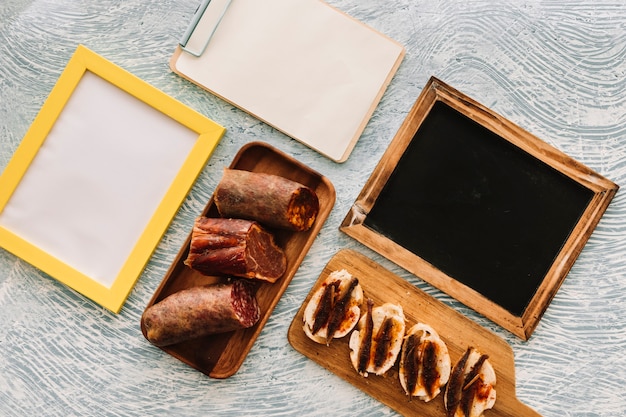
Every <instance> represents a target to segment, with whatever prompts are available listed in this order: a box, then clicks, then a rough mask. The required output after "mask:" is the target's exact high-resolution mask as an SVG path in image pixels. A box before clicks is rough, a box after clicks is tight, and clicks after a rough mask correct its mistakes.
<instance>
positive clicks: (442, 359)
mask: <svg viewBox="0 0 626 417" xmlns="http://www.w3.org/2000/svg"><path fill="white" fill-rule="evenodd" d="M450 367H451V364H450V355H449V353H448V347H447V346H446V344H445V343H444V341H443V340H442V339H441V338H440V337H439V335H438V334H437V332H436V331H435V330H434V329H433V328H432V327H430V326H429V325H427V324H424V323H417V324H415V325H414V326H413V327H411V328H410V329H409V330H408V331H407V333H406V336H405V337H404V342H403V343H402V353H401V355H400V365H399V368H400V369H399V371H400V372H399V378H400V384H401V385H402V388H404V391H405V392H406V393H407V395H409V396H413V397H417V398H419V399H420V400H423V401H425V402H428V401H430V400H432V399H433V398H435V397H436V396H437V395H438V394H439V393H440V392H441V388H442V387H443V386H444V385H445V384H446V383H447V382H448V379H449V378H450Z"/></svg>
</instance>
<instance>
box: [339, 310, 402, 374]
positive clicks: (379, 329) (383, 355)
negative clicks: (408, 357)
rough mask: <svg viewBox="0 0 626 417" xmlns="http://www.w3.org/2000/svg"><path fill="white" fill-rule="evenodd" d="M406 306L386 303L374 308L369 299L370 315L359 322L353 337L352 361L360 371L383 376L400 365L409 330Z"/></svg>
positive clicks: (365, 315)
mask: <svg viewBox="0 0 626 417" xmlns="http://www.w3.org/2000/svg"><path fill="white" fill-rule="evenodd" d="M405 326H406V325H405V318H404V312H403V310H402V306H400V305H397V304H392V303H385V304H383V305H381V306H378V307H374V302H373V301H372V300H369V299H368V300H367V312H366V313H364V314H363V315H362V316H361V319H360V320H359V327H358V330H355V331H353V332H352V334H351V335H350V343H349V345H350V349H351V351H350V360H351V362H352V366H353V367H354V369H356V371H357V372H358V373H359V374H361V375H363V376H365V377H366V376H368V374H369V373H373V374H375V375H382V374H384V373H385V372H387V371H388V370H389V369H390V368H391V367H392V366H393V365H394V363H395V362H396V359H397V358H398V354H399V353H400V350H401V348H402V338H403V337H404V331H405Z"/></svg>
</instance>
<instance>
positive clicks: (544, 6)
mask: <svg viewBox="0 0 626 417" xmlns="http://www.w3.org/2000/svg"><path fill="white" fill-rule="evenodd" d="M197 3H198V2H197V1H196V0H165V1H163V0H141V1H140V0H98V1H96V0H75V1H67V0H8V1H7V0H4V1H2V2H1V3H0V170H1V169H4V167H5V166H6V165H7V163H8V161H9V159H10V157H11V156H12V155H13V152H14V151H15V149H16V147H17V146H18V144H19V142H20V140H21V139H22V137H23V135H24V134H25V132H26V130H27V128H28V126H29V125H30V123H31V122H32V121H33V119H34V117H35V115H36V114H37V112H38V110H39V108H40V107H41V105H42V104H43V101H44V100H45V98H46V97H47V95H48V93H49V92H50V90H51V88H52V86H53V85H54V83H55V81H56V79H57V78H58V76H59V74H60V72H61V70H62V69H63V68H64V66H65V64H66V62H67V60H68V59H69V57H70V55H71V53H72V52H73V51H74V49H75V48H76V46H77V44H78V43H83V44H85V45H86V46H88V47H89V48H91V49H93V50H94V51H95V52H97V53H99V54H101V55H103V56H104V57H106V58H107V59H109V60H111V61H113V62H114V63H116V64H118V65H120V66H122V67H123V68H125V69H127V70H129V71H130V72H132V73H134V74H135V75H137V76H139V77H141V78H142V79H144V80H146V81H148V82H149V83H151V84H153V85H155V86H156V87H158V88H159V89H161V90H163V91H165V92H166V93H168V94H170V95H172V96H173V97H175V98H177V99H179V100H180V101H182V102H184V103H186V104H188V105H190V106H191V107H193V108H195V109H196V110H198V111H200V112H201V113H203V114H205V115H207V116H209V117H211V118H213V119H214V120H216V121H218V122H219V123H221V124H222V125H224V126H225V127H227V128H228V132H227V133H226V135H225V137H224V138H223V140H222V142H221V143H220V145H219V146H218V148H217V150H216V152H215V153H214V155H213V157H212V158H211V160H210V161H209V163H208V164H207V166H206V168H205V169H204V171H203V172H202V174H201V176H200V178H199V179H198V181H197V183H196V184H195V186H194V187H193V189H192V191H191V193H190V195H189V197H188V198H187V199H186V201H185V202H184V204H183V205H182V207H181V209H180V210H179V212H178V214H177V216H176V217H175V219H174V221H173V222H172V224H171V227H170V228H169V229H168V231H167V233H166V235H165V236H164V238H163V240H162V241H161V243H160V245H159V246H158V248H157V250H156V252H155V254H154V256H153V257H152V258H151V260H150V262H149V264H148V266H147V268H146V270H145V272H144V273H143V274H142V276H141V278H140V279H139V281H138V284H137V285H136V287H135V288H134V290H133V291H132V293H131V294H130V297H129V299H128V301H127V303H126V304H125V306H124V308H123V309H122V311H121V313H120V314H119V315H114V314H111V313H109V312H108V311H106V310H104V309H103V308H101V307H99V306H97V305H95V304H94V303H92V302H90V301H88V300H87V299H85V298H84V297H82V296H80V295H77V294H76V293H74V292H73V291H71V290H69V289H68V288H66V287H64V286H63V285H61V284H59V283H58V282H57V281H56V280H54V279H51V278H50V277H48V276H46V275H45V274H42V273H41V272H39V271H38V270H36V269H35V268H33V267H31V266H30V265H28V264H26V263H25V262H23V261H21V260H20V259H18V258H16V257H15V256H13V255H11V254H10V253H8V252H6V251H4V250H0V415H2V416H83V415H90V416H145V415H185V416H192V415H199V416H200V415H201V416H206V415H229V416H243V415H346V416H348V415H357V414H360V415H372V416H374V415H375V416H378V415H393V414H394V413H393V411H392V410H390V409H389V408H387V407H386V406H384V405H382V404H380V403H379V402H377V401H375V400H373V399H372V398H370V397H368V396H367V395H365V394H363V393H362V392H360V391H358V390H357V389H355V388H353V387H352V386H350V385H349V384H347V383H345V382H344V381H343V380H341V379H339V378H338V377H336V376H334V375H333V374H330V373H328V372H327V371H325V370H323V369H322V368H321V367H320V366H318V365H317V364H315V363H313V362H311V361H309V360H308V359H306V358H305V357H304V356H302V355H300V354H299V353H297V352H296V351H295V350H293V349H292V348H291V346H290V345H289V344H288V342H287V338H286V335H287V329H288V326H289V324H290V322H291V320H292V318H293V317H294V315H295V313H296V311H297V309H298V308H299V306H300V304H301V303H302V301H303V300H304V298H305V296H306V294H307V293H308V291H309V289H310V287H311V285H312V284H313V282H314V281H315V280H316V278H317V277H318V275H319V274H320V272H321V270H322V268H323V266H324V265H325V264H326V262H327V261H328V260H329V259H330V258H331V257H332V255H334V254H335V253H336V252H337V251H338V250H339V249H341V248H346V247H348V248H353V249H356V250H358V251H361V252H363V253H365V254H366V255H368V256H370V257H371V258H372V259H374V260H376V261H377V262H379V263H380V264H382V265H383V266H385V267H387V268H389V269H391V270H392V271H394V272H396V273H397V274H399V275H401V276H403V277H405V278H406V279H408V280H409V281H411V282H412V283H414V284H415V285H417V286H419V287H420V288H422V289H424V290H426V291H427V292H428V293H430V294H432V295H434V296H436V297H437V298H439V299H441V300H443V301H444V302H446V303H448V304H450V305H452V306H453V307H454V308H456V309H458V310H459V311H461V312H462V313H464V314H466V315H467V316H469V317H471V318H472V319H474V320H476V321H477V322H478V323H480V324H481V325H483V326H485V327H487V328H489V329H491V330H493V331H494V332H496V333H497V334H499V335H500V336H501V337H502V338H503V339H505V340H506V341H507V342H509V343H510V345H511V346H512V348H513V351H514V353H515V359H516V372H517V395H518V398H519V399H520V400H521V401H522V402H524V403H526V404H528V405H529V406H531V407H533V408H535V409H536V410H537V411H538V412H540V413H541V414H542V415H544V416H554V417H562V416H607V417H608V416H611V417H612V416H622V415H626V389H624V387H625V386H626V220H625V219H626V201H625V199H624V195H623V194H622V193H621V192H618V194H617V196H616V198H615V199H614V200H613V203H612V204H611V205H610V207H609V209H608V211H607V213H606V214H605V216H604V217H603V218H602V221H601V222H600V224H599V225H598V228H597V229H596V231H595V232H594V233H593V235H592V236H591V239H590V241H589V242H588V244H587V245H586V247H585V248H584V250H583V252H582V253H581V255H580V257H579V259H578V261H577V262H576V264H575V265H574V268H573V269H572V271H571V272H570V274H569V276H568V277H567V279H566V280H565V283H564V284H563V286H562V287H561V289H560V291H559V292H558V294H557V296H556V298H555V299H554V301H553V302H552V304H551V305H550V307H549V309H548V311H547V313H546V314H545V316H544V318H543V320H542V321H541V323H540V324H539V326H538V328H537V330H536V332H535V333H534V335H533V336H532V338H531V339H530V340H529V341H528V342H523V341H521V340H519V339H517V338H515V337H514V336H512V335H511V334H509V333H507V332H506V331H504V330H502V329H500V328H499V327H497V326H495V325H493V324H492V323H490V322H489V321H487V320H485V319H484V318H481V317H479V316H477V315H476V314H474V313H473V312H472V311H470V310H469V309H467V308H464V307H463V306H461V305H459V304H458V303H456V302H454V300H451V299H450V298H449V297H446V296H445V295H443V294H441V293H440V292H438V291H436V290H434V289H433V288H432V287H430V286H428V285H426V284H424V283H423V282H422V281H420V280H419V279H417V278H415V277H413V276H411V275H410V274H407V273H406V272H404V271H402V270H401V269H400V268H398V267H396V266H394V265H393V264H391V263H390V262H388V261H386V260H385V259H383V258H381V257H380V256H378V255H376V254H374V253H372V252H371V251H368V250H367V249H365V248H364V247H362V246H361V245H360V244H358V243H357V242H355V241H354V240H352V239H351V238H349V237H347V236H346V235H344V234H342V233H340V232H339V231H338V226H339V224H340V222H341V220H343V217H344V216H345V214H346V213H347V210H348V209H349V207H350V206H351V205H352V203H353V201H354V200H355V198H356V196H357V195H358V193H359V191H360V189H361V187H362V186H363V184H364V182H365V180H366V179H367V178H368V176H369V174H370V173H371V171H372V170H373V168H374V166H375V164H376V163H377V162H378V160H379V158H380V156H381V155H382V153H383V152H384V150H385V149H386V147H387V145H388V144H389V142H390V141H391V139H392V137H393V135H394V134H395V132H396V130H397V128H398V127H399V125H400V123H401V122H402V120H403V119H404V117H405V116H406V114H407V112H408V111H409V109H410V107H411V105H412V104H413V102H414V101H415V99H416V98H417V96H418V94H419V92H420V91H421V89H422V87H423V86H424V84H425V83H426V81H427V79H428V78H429V77H430V76H431V75H435V76H437V77H438V78H440V79H442V80H444V81H445V82H447V83H449V84H451V85H452V86H454V87H455V88H457V89H459V90H461V91H462V92H464V93H466V94H468V95H469V96H471V97H473V98H475V99H476V100H478V101H479V102H481V103H483V104H485V105H487V106H488V107H491V108H492V109H493V110H495V111H496V112H498V113H500V114H502V115H503V116H505V117H507V118H508V119H510V120H511V121H513V122H515V123H517V124H519V125H520V126H521V127H523V128H525V129H526V130H529V131H530V132H531V133H533V134H535V135H537V136H539V137H540V138H542V139H544V140H545V141H546V142H548V143H550V144H552V145H554V146H556V147H557V148H559V149H560V150H562V151H564V152H566V153H568V154H569V155H570V156H572V157H574V158H576V159H578V160H579V161H581V162H583V163H584V164H586V165H588V166H589V167H591V168H592V169H594V170H596V171H597V172H599V173H600V174H602V175H604V176H606V177H608V178H609V179H611V180H613V181H615V182H616V183H617V184H619V185H624V184H626V5H624V3H622V2H618V1H605V0H587V1H584V2H583V1H578V2H565V1H558V0H555V1H538V0H526V1H514V2H505V1H499V2H496V1H483V0H475V1H470V2H468V1H466V0H461V1H459V0H448V1H426V0H389V1H377V0H332V1H330V3H331V4H332V5H334V6H336V7H337V8H339V9H341V10H343V11H345V12H346V13H348V14H350V15H352V16H354V17H357V18H359V19H360V20H362V21H364V22H366V23H367V24H369V25H371V26H372V27H374V28H376V29H378V30H380V31H382V32H384V33H385V34H387V35H389V36H391V37H392V38H394V39H396V40H397V41H399V42H401V43H402V44H403V45H405V46H406V49H407V55H406V58H405V59H404V61H403V63H402V65H401V67H400V69H399V71H398V73H397V75H396V77H395V78H394V79H393V82H392V83H391V85H390V87H389V89H388V91H387V93H386V94H385V96H384V97H383V100H382V102H381V103H380V105H379V106H378V108H377V110H376V112H375V113H374V116H373V118H372V120H371V122H370V123H369V125H368V126H367V128H366V130H365V132H364V134H363V136H362V137H361V139H360V141H359V143H358V145H357V146H356V148H355V150H354V152H353V154H352V156H351V157H350V159H349V160H348V161H347V162H346V163H344V164H336V163H334V162H331V161H330V160H328V159H325V158H323V157H321V156H319V155H318V154H316V153H315V152H313V151H311V150H310V149H308V148H306V147H304V146H303V145H301V144H299V143H298V142H296V141H294V140H291V139H289V138H288V137H285V136H284V135H282V134H280V133H278V132H276V131H275V130H273V129H272V128H270V127H268V126H267V125H265V124H263V123H261V122H259V121H258V120H256V119H254V118H252V117H251V116H249V115H247V114H245V113H243V112H241V111H239V110H237V109H235V108H233V107H232V106H230V105H228V104H226V103H225V102H223V101H221V100H220V99H218V98H216V97H213V96H211V95H209V94H207V93H206V92H203V91H201V90H200V89H198V88H196V87H194V86H192V85H191V84H189V83H188V82H186V81H184V80H182V79H180V78H179V77H177V76H175V75H174V74H172V73H171V72H170V71H169V69H168V64H167V62H168V59H169V57H170V55H171V53H172V52H173V50H174V47H175V46H176V43H177V41H178V39H179V36H180V35H181V33H182V32H183V30H184V28H185V27H186V25H187V23H188V22H189V20H190V17H191V15H192V13H193V11H194V10H195V8H196V6H197ZM254 140H261V141H265V142H268V143H270V144H272V145H274V146H276V147H277V148H279V149H281V150H283V151H285V152H286V153H288V154H290V155H292V156H294V157H295V158H297V159H298V160H300V161H301V162H303V163H305V164H307V165H309V166H310V167H312V168H313V169H315V170H317V171H319V172H321V173H322V174H323V175H325V176H327V177H328V178H329V179H330V180H331V181H332V182H333V184H334V185H335V187H336V189H337V197H338V198H337V202H336V205H335V208H334V209H333V211H332V212H331V214H330V217H329V218H328V220H327V222H326V224H325V226H324V228H323V229H322V231H321V233H320V235H319V236H318V238H317V240H316V241H315V243H314V244H313V247H312V248H311V250H310V252H309V254H308V255H307V257H306V258H305V260H304V263H303V264H302V266H301V268H300V269H299V271H298V273H297V274H296V276H295V278H294V280H293V281H292V283H291V285H290V286H289V287H288V289H287V291H286V293H285V294H284V296H283V298H282V300H281V301H280V302H279V304H278V306H277V308H276V310H275V311H274V314H273V315H272V317H271V318H270V320H269V322H268V324H267V326H266V327H265V329H264V330H263V332H262V333H261V336H260V337H259V339H258V340H257V342H256V344H255V346H254V347H253V348H252V351H251V352H250V354H249V356H248V358H247V359H246V361H245V362H244V364H243V366H242V368H241V369H240V371H239V372H238V373H237V374H236V375H234V376H233V377H231V378H229V379H227V380H212V379H209V378H207V377H206V376H205V375H203V374H201V373H199V372H197V371H195V370H193V369H191V368H189V367H187V366H186V365H184V364H182V363H181V362H179V361H177V360H175V359H173V358H172V357H170V356H168V355H166V354H164V353H163V352H162V351H160V350H159V349H156V348H155V347H153V346H151V345H150V344H149V343H148V342H147V341H146V340H145V339H144V338H143V336H142V334H141V331H140V329H139V318H140V315H141V312H142V311H143V308H144V306H145V305H146V303H147V302H148V300H149V299H150V297H151V296H152V293H153V292H154V290H155V289H156V287H157V286H158V284H159V283H160V281H161V279H162V277H163V275H164V273H165V271H166V270H167V268H168V266H169V264H170V263H171V261H172V260H173V258H174V256H175V254H176V253H177V251H178V250H179V248H180V246H181V244H182V243H183V241H184V239H185V237H186V235H187V233H188V230H189V228H190V225H191V224H192V221H193V219H194V217H195V216H196V215H197V214H198V213H199V212H200V211H201V209H202V208H203V207H204V205H205V204H206V202H207V200H208V198H209V196H210V195H211V193H212V191H213V189H214V187H215V185H216V183H217V181H218V180H219V178H220V172H221V169H222V167H224V166H225V165H228V164H229V163H230V161H231V160H232V158H233V156H234V155H235V153H236V152H237V150H238V149H239V148H240V147H241V146H242V145H243V144H245V143H247V142H250V141H254Z"/></svg>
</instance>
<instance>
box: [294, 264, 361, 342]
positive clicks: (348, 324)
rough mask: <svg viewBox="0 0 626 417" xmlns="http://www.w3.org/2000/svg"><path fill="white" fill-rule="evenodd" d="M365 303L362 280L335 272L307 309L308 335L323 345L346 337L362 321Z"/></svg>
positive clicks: (315, 294)
mask: <svg viewBox="0 0 626 417" xmlns="http://www.w3.org/2000/svg"><path fill="white" fill-rule="evenodd" d="M362 303H363V290H362V289H361V285H360V284H359V280H358V279H357V278H356V277H354V276H352V275H351V274H350V273H349V272H348V271H346V270H345V269H342V270H341V271H333V272H331V273H330V274H329V275H328V277H327V278H326V279H325V280H324V282H322V285H321V286H320V288H318V289H317V291H316V292H315V293H314V294H313V296H312V297H311V299H310V300H309V303H308V304H307V306H306V308H305V310H304V316H303V321H304V323H303V328H304V333H305V334H306V335H307V336H308V337H309V338H310V339H311V340H313V341H315V342H317V343H323V344H329V343H330V342H331V341H332V339H333V338H340V337H344V336H346V335H347V334H348V333H349V332H350V331H351V330H352V329H353V328H354V326H355V325H356V324H357V323H358V321H359V318H360V316H361V307H360V306H361V304H362Z"/></svg>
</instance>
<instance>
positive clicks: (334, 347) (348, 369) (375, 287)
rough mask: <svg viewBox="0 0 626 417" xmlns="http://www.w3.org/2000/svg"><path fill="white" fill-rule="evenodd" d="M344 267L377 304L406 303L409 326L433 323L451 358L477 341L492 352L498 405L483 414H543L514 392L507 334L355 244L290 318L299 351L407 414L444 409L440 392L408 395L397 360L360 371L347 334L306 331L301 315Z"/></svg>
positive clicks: (432, 416) (430, 414)
mask: <svg viewBox="0 0 626 417" xmlns="http://www.w3.org/2000/svg"><path fill="white" fill-rule="evenodd" d="M341 269H345V270H347V271H348V272H350V273H351V274H352V275H354V276H356V277H357V278H358V279H359V282H360V283H361V286H362V287H363V292H364V294H365V297H366V298H371V299H372V300H374V302H375V304H376V305H380V304H382V303H384V302H394V303H398V304H400V305H402V307H403V309H404V314H405V316H406V318H407V328H409V327H411V326H412V325H413V324H415V323H416V322H418V321H419V322H422V323H426V324H429V325H431V326H432V327H433V328H434V329H435V330H436V331H437V332H438V333H439V335H440V336H441V338H442V339H443V340H444V342H445V343H446V344H447V346H448V350H449V352H450V358H451V360H452V363H453V364H454V363H456V361H457V360H458V359H459V358H460V357H461V355H462V354H463V353H464V352H465V350H466V349H467V347H468V346H474V347H475V348H477V349H478V350H480V351H481V352H483V353H486V354H488V355H489V360H490V361H491V364H492V365H493V367H494V369H495V371H496V376H497V384H496V392H497V400H496V403H495V406H494V408H493V409H492V410H488V411H486V412H485V414H484V415H485V417H489V416H510V417H531V416H534V417H537V416H540V415H539V414H538V413H537V412H535V411H534V410H533V409H531V408H530V407H528V406H526V405H524V404H523V403H521V402H520V401H519V400H518V399H517V397H516V395H515V362H514V356H513V350H512V349H511V347H510V346H509V345H508V344H507V343H506V342H505V341H504V340H503V339H501V338H500V337H498V336H497V335H495V334H494V333H492V332H490V331H489V330H487V329H485V328H483V327H481V326H479V325H478V324H476V323H475V322H473V321H471V320H469V319H468V318H467V317H465V316H463V315H461V314H460V313H458V312H457V311H455V310H453V309H452V308H450V307H448V306H447V305H445V304H443V303H442V302H440V301H438V300H436V299H434V298H433V297H431V296H430V295H428V294H426V293H424V292H423V291H421V290H420V289H418V288H417V287H415V286H414V285H412V284H410V283H409V282H407V281H406V280H404V279H402V278H400V277H398V276H397V275H395V274H393V273H392V272H390V271H388V270H386V269H385V268H383V267H382V266H380V265H378V264H377V263H375V262H374V261H372V260H371V259H369V258H367V257H365V256H364V255H362V254H360V253H358V252H355V251H353V250H341V251H339V252H338V253H337V254H336V255H335V256H334V257H333V258H332V259H331V260H330V261H329V262H328V264H327V265H326V267H325V268H324V270H323V271H322V274H321V275H320V277H319V279H318V280H317V282H316V283H315V285H313V287H312V289H311V292H310V293H309V294H308V296H307V298H306V300H305V301H304V303H303V304H302V306H301V307H300V309H299V310H298V313H297V314H296V316H295V317H294V319H293V321H292V322H291V325H290V327H289V332H288V335H287V336H288V339H289V343H290V344H291V345H292V346H293V347H294V349H296V350H297V351H298V352H300V353H302V354H303V355H305V356H307V357H308V358H309V359H311V360H313V361H315V362H317V363H318V364H320V365H322V366H323V367H324V368H326V369H328V370H329V371H331V372H333V373H335V374H336V375H338V376H339V377H341V378H343V379H344V380H346V381H348V382H349V383H351V384H352V385H354V386H356V387H357V388H359V389H361V390H362V391H364V392H366V393H367V394H369V395H371V396H372V397H374V398H376V399H377V400H379V401H381V402H382V403H384V404H386V405H387V406H389V407H391V408H392V409H394V410H396V411H397V412H399V413H401V414H403V415H413V416H415V415H419V416H422V417H438V416H445V415H446V412H445V408H444V405H443V395H442V394H440V395H439V396H437V397H436V398H435V399H433V400H432V401H431V402H429V403H425V402H423V401H420V400H418V399H415V398H413V399H409V398H408V397H407V395H406V394H405V392H404V390H403V389H402V386H401V385H400V381H399V379H398V364H397V363H396V364H395V365H394V367H393V368H392V369H390V370H389V371H388V372H387V373H386V374H385V375H384V376H376V375H370V376H368V377H367V378H364V377H362V376H360V375H359V374H358V373H357V372H356V371H355V370H354V368H353V367H352V365H351V363H350V359H349V353H350V348H349V347H348V340H349V337H350V336H349V335H348V336H346V337H344V338H342V339H335V340H333V342H332V343H331V344H330V346H326V345H322V344H318V343H315V342H313V341H312V340H310V339H309V338H308V337H307V336H306V335H305V334H304V331H303V330H302V316H303V312H304V309H305V306H306V304H307V303H308V301H309V299H310V298H311V296H312V295H313V293H314V292H315V290H316V289H317V288H318V287H319V286H320V284H321V283H322V281H324V280H325V279H326V277H328V275H329V274H330V273H331V272H333V271H336V270H341ZM355 411H356V410H355Z"/></svg>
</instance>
